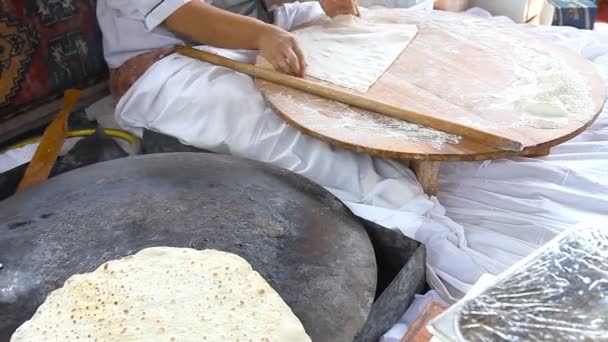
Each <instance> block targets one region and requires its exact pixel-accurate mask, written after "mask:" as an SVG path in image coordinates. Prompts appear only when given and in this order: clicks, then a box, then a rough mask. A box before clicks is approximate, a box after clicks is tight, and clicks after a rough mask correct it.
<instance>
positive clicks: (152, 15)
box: [102, 0, 191, 31]
mask: <svg viewBox="0 0 608 342" xmlns="http://www.w3.org/2000/svg"><path fill="white" fill-rule="evenodd" d="M102 1H103V0H102ZM106 1H107V5H108V7H109V8H112V9H114V10H117V11H119V12H120V13H121V14H123V15H125V16H128V17H130V18H132V19H137V20H142V21H144V23H145V25H146V29H148V31H152V30H154V29H155V28H156V27H158V26H159V25H160V24H161V23H162V22H163V21H165V19H167V18H168V17H169V16H170V15H171V14H173V12H175V11H177V10H178V9H179V8H180V7H182V6H183V5H185V4H187V3H189V2H190V1H191V0H106Z"/></svg>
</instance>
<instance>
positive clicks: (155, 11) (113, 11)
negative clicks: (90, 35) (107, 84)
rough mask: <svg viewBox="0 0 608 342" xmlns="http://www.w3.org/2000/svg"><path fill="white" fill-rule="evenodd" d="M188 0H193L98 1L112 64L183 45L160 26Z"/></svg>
mask: <svg viewBox="0 0 608 342" xmlns="http://www.w3.org/2000/svg"><path fill="white" fill-rule="evenodd" d="M194 1H200V0H194ZM188 2H190V0H164V1H163V0H99V1H97V20H98V22H99V26H100V27H101V31H102V33H103V51H104V57H105V59H106V62H107V63H108V66H109V67H110V68H112V69H113V68H117V67H119V66H121V65H122V64H123V63H124V62H126V61H127V60H129V59H130V58H132V57H135V56H137V55H139V54H141V53H144V52H148V51H152V50H156V49H162V48H168V47H172V46H175V45H181V44H183V43H184V42H183V41H182V40H181V39H179V38H178V37H176V36H175V35H174V34H172V33H171V32H169V31H167V30H165V29H164V28H162V27H159V25H160V24H161V23H162V22H163V21H165V19H167V18H168V17H169V16H170V15H171V14H172V13H173V12H175V11H176V10H177V9H179V8H180V7H181V6H183V5H185V4H187V3H188Z"/></svg>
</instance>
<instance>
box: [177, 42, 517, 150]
mask: <svg viewBox="0 0 608 342" xmlns="http://www.w3.org/2000/svg"><path fill="white" fill-rule="evenodd" d="M177 52H178V53H180V54H182V55H184V56H188V57H191V58H195V59H198V60H201V61H204V62H207V63H211V64H215V65H219V66H223V67H226V68H230V69H232V70H235V71H238V72H241V73H243V74H247V75H250V76H253V77H257V78H260V79H263V80H266V81H270V82H274V83H277V84H280V85H283V86H287V87H291V88H294V89H298V90H301V91H304V92H307V93H310V94H314V95H317V96H321V97H324V98H328V99H331V100H335V101H339V102H342V103H345V104H348V105H352V106H355V107H359V108H362V109H366V110H370V111H373V112H376V113H378V114H383V115H386V116H390V117H394V118H397V119H401V120H405V121H408V122H411V123H415V124H418V125H422V126H426V127H430V128H434V129H437V130H440V131H444V132H447V133H452V134H456V135H460V136H463V137H466V138H469V139H472V140H475V141H477V142H480V143H483V144H486V145H490V146H493V147H497V148H500V149H502V150H508V151H522V150H523V148H524V145H523V144H522V143H521V142H519V141H517V140H513V139H511V138H509V137H506V136H502V135H499V134H496V133H490V132H485V131H482V130H479V129H476V128H473V127H469V126H466V125H463V124H459V123H456V122H451V121H446V120H443V119H440V118H437V117H432V116H429V115H426V114H422V113H417V112H413V111H410V110H407V109H404V108H401V107H399V106H395V105H393V104H390V103H386V102H383V101H378V100H374V99H371V98H368V97H366V96H363V95H359V94H356V93H353V92H349V91H346V90H343V89H339V88H335V87H330V86H326V85H324V84H320V83H316V82H312V81H309V80H305V79H303V78H298V77H294V76H290V75H286V74H282V73H279V72H277V71H275V70H271V69H266V68H261V67H258V66H255V65H251V64H247V63H242V62H239V61H235V60H232V59H228V58H225V57H221V56H218V55H215V54H212V53H209V52H206V51H201V50H197V49H194V48H191V47H187V46H179V47H178V48H177Z"/></svg>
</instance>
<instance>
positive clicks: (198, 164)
mask: <svg viewBox="0 0 608 342" xmlns="http://www.w3.org/2000/svg"><path fill="white" fill-rule="evenodd" d="M152 246H175V247H192V248H196V249H206V248H213V249H218V250H223V251H227V252H232V253H236V254H238V255H240V256H242V257H244V258H245V259H246V260H247V261H249V262H250V263H251V264H252V266H253V268H254V269H255V270H257V271H258V272H260V274H261V275H262V276H263V277H264V278H265V279H266V280H268V281H269V282H270V284H271V286H272V287H273V288H274V289H276V290H277V292H278V293H279V294H280V295H281V296H282V298H283V299H284V300H285V301H286V303H287V304H288V305H289V306H290V307H291V308H292V310H293V311H294V313H295V314H296V315H297V316H298V317H299V318H300V320H301V321H302V323H303V325H304V327H305V328H306V331H307V332H308V334H309V335H310V336H311V338H312V339H313V341H315V342H317V341H332V342H339V341H345V342H351V341H353V339H354V338H355V336H356V335H357V334H358V333H359V332H360V331H361V330H362V327H363V325H364V323H365V321H366V319H368V316H369V314H370V310H371V307H372V302H373V300H374V294H375V291H376V280H377V277H376V276H377V269H376V261H375V256H374V250H373V248H372V245H371V243H370V238H369V237H368V234H367V233H366V230H365V229H364V227H363V226H362V224H361V221H359V220H357V219H356V218H355V217H354V216H353V215H352V214H351V213H350V212H349V211H348V210H347V209H346V208H345V207H344V206H343V204H341V203H340V202H339V201H338V200H337V199H335V198H334V197H333V196H332V195H331V194H329V193H328V192H327V191H325V190H324V189H322V188H321V187H319V186H318V185H315V184H313V183H312V182H310V181H308V180H306V179H304V178H303V177H300V176H297V175H294V174H292V173H289V172H286V171H282V170H280V169H277V168H274V167H270V166H268V165H265V164H261V163H257V162H252V161H245V160H241V159H236V158H233V157H226V156H221V155H214V154H198V153H177V154H158V155H147V156H142V157H135V158H125V159H117V160H113V161H109V162H104V163H101V164H96V165H93V166H90V167H86V168H82V169H78V170H75V171H71V172H69V173H66V174H63V175H60V176H58V177H56V178H53V179H50V180H48V181H47V182H46V183H45V184H43V185H41V186H38V187H34V188H31V189H29V190H27V191H25V192H23V193H19V194H17V195H15V196H13V197H10V198H9V199H7V200H5V201H4V202H0V263H2V264H3V266H4V268H3V269H1V270H0V341H8V340H9V338H10V335H11V334H12V333H13V332H14V330H15V329H16V328H17V327H18V326H19V325H20V324H21V323H23V322H24V321H25V320H27V319H29V318H30V317H31V316H32V314H33V313H34V311H35V310H36V308H37V307H38V306H39V305H40V304H41V303H42V302H43V301H44V299H45V298H46V295H47V294H48V293H49V292H51V291H52V290H54V289H56V288H58V287H60V286H62V284H63V282H64V281H65V280H66V279H67V278H68V277H69V276H71V275H73V274H76V273H85V272H90V271H93V270H94V269H95V268H97V267H98V266H99V265H100V264H101V263H103V262H104V261H106V260H110V259H115V258H119V257H121V256H126V255H129V254H133V253H136V252H137V251H139V250H141V249H143V248H146V247H152ZM420 255H423V254H420ZM412 294H413V292H412ZM405 304H406V303H404V305H405Z"/></svg>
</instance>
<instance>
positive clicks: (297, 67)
mask: <svg viewBox="0 0 608 342" xmlns="http://www.w3.org/2000/svg"><path fill="white" fill-rule="evenodd" d="M257 45H258V50H260V54H261V55H262V57H264V59H266V60H267V61H268V62H269V63H270V64H272V66H273V67H274V69H275V70H277V71H280V72H282V73H285V74H288V75H293V76H297V77H302V76H304V71H305V69H306V61H305V60H304V54H303V53H302V50H300V47H299V46H298V42H297V41H296V38H295V36H294V35H293V34H291V33H289V32H287V31H285V30H283V29H281V28H280V27H277V26H274V25H267V26H265V27H264V29H263V30H262V32H261V34H260V35H259V36H258V44H257Z"/></svg>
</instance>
